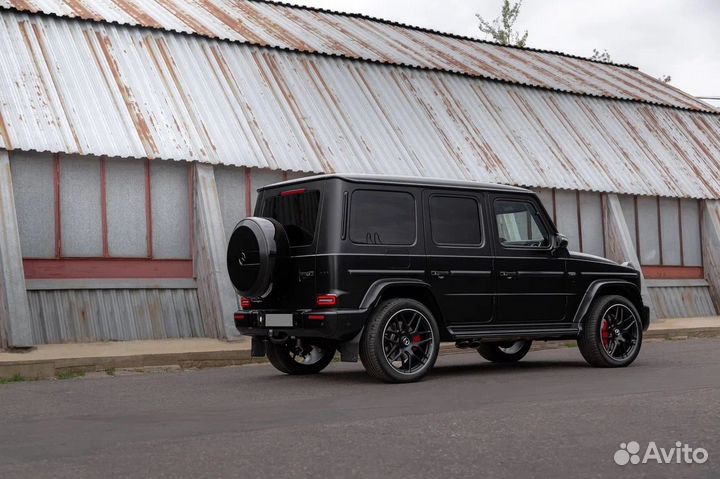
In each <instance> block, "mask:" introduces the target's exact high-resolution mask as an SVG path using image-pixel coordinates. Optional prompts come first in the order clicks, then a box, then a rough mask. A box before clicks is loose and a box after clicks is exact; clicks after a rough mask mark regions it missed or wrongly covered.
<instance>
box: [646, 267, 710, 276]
mask: <svg viewBox="0 0 720 479" xmlns="http://www.w3.org/2000/svg"><path fill="white" fill-rule="evenodd" d="M642 272H643V274H644V275H645V279H702V278H704V277H705V275H704V272H703V269H702V267H700V266H643V267H642Z"/></svg>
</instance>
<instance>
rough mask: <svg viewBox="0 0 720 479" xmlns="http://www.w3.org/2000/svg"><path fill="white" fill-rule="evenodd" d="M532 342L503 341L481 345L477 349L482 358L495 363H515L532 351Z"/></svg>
mask: <svg viewBox="0 0 720 479" xmlns="http://www.w3.org/2000/svg"><path fill="white" fill-rule="evenodd" d="M530 346H532V341H526V340H520V341H503V342H492V343H480V346H479V347H478V348H477V351H478V353H480V356H482V357H483V358H485V359H487V360H488V361H491V362H493V363H515V362H517V361H520V360H521V359H522V358H524V357H525V355H526V354H527V353H528V351H530Z"/></svg>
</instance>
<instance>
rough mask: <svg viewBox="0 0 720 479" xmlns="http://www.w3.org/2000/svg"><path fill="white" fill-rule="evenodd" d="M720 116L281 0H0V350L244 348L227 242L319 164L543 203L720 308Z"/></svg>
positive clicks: (485, 46)
mask: <svg viewBox="0 0 720 479" xmlns="http://www.w3.org/2000/svg"><path fill="white" fill-rule="evenodd" d="M719 159H720V114H719V113H718V111H716V110H714V109H713V108H712V107H710V106H708V105H707V104H705V103H702V102H700V101H698V100H696V99H695V98H693V97H692V96H690V95H687V94H685V93H684V92H682V91H679V90H677V89H675V88H673V87H672V86H670V85H668V84H665V83H662V82H659V81H657V80H655V79H654V78H652V77H650V76H648V75H646V74H644V73H642V72H640V71H638V70H637V69H636V68H634V67H631V66H628V65H615V64H607V63H599V62H593V61H590V60H587V59H583V58H578V57H574V56H571V55H566V54H563V53H559V52H548V51H540V50H533V49H521V48H514V47H501V46H498V45H494V44H491V43H487V42H483V41H479V40H476V39H471V38H464V37H458V36H455V35H449V34H444V33H439V32H434V31H430V30H426V29H421V28H417V27H412V26H407V25H401V24H397V23H393V22H388V21H384V20H380V19H374V18H368V17H364V16H360V15H349V14H342V13H336V12H328V11H323V10H317V9H311V8H305V7H296V6H290V5H286V4H280V3H273V2H266V1H231V0H189V1H182V0H115V1H113V2H94V1H93V2H91V1H89V0H0V165H2V177H0V201H1V202H0V265H1V266H2V274H3V278H2V279H3V286H2V291H0V293H2V294H1V295H0V326H2V327H0V340H1V344H2V345H3V346H26V345H31V344H39V343H52V342H67V341H94V340H123V339H144V338H174V337H192V336H211V337H229V336H232V335H233V326H232V324H231V317H232V314H231V313H232V311H233V309H234V308H235V306H236V298H235V296H234V294H233V292H232V288H231V286H230V284H229V281H228V279H227V278H226V276H225V267H224V249H225V241H226V238H227V237H228V235H229V234H230V232H231V230H232V228H233V226H234V225H235V223H236V222H237V221H238V220H239V219H240V218H241V217H243V216H245V215H246V214H249V212H250V211H251V210H252V206H253V202H254V199H255V189H256V188H257V187H258V186H261V185H264V184H268V183H271V182H275V181H278V180H281V179H283V178H288V177H295V176H301V175H307V174H312V173H320V172H356V173H388V174H406V175H419V176H433V177H445V178H459V179H470V180H477V181H491V182H500V183H508V184H514V185H521V186H528V187H531V188H534V189H536V190H537V191H538V192H539V194H540V195H541V197H542V199H543V201H544V202H545V203H546V205H547V207H548V210H549V211H551V213H552V215H553V216H554V218H555V221H556V223H558V226H559V228H560V229H561V231H563V232H564V233H566V234H567V236H568V237H569V238H570V242H571V247H572V248H574V249H577V250H581V251H586V252H589V253H595V254H601V255H606V256H609V257H611V258H613V259H616V260H620V261H622V260H630V261H633V262H634V263H636V264H640V265H642V267H643V272H644V274H645V277H646V279H647V284H648V286H649V287H648V288H647V291H644V294H645V295H646V298H647V300H648V301H650V302H651V303H652V305H653V309H654V311H655V314H656V316H657V318H659V319H662V318H664V317H678V316H704V315H715V314H716V311H717V308H718V307H720V303H719V301H718V300H719V299H720V267H719V264H720V252H719V251H720V206H718V203H717V201H716V200H717V199H718V198H720V161H719Z"/></svg>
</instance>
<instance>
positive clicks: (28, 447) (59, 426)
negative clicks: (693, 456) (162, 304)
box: [0, 339, 720, 478]
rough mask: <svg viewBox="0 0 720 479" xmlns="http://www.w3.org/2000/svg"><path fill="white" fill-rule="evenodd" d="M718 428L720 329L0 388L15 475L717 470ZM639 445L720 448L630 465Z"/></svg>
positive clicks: (4, 438) (3, 471) (0, 455)
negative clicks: (390, 367)
mask: <svg viewBox="0 0 720 479" xmlns="http://www.w3.org/2000/svg"><path fill="white" fill-rule="evenodd" d="M718 426H720V339H691V340H686V341H664V342H647V343H646V344H645V345H644V346H643V350H642V352H641V353H640V357H639V359H638V360H637V361H636V362H635V364H634V365H633V366H631V367H629V368H625V369H614V370H609V369H593V368H590V367H587V366H586V365H585V363H584V362H583V361H582V359H581V357H580V354H579V352H578V351H577V349H575V348H564V349H558V350H546V351H538V352H532V353H530V354H529V355H528V357H526V358H525V360H523V361H522V362H521V363H519V364H516V365H511V366H497V365H493V364H490V363H487V362H485V361H484V360H482V359H481V358H480V357H479V355H477V354H476V353H475V352H474V351H473V352H469V353H462V354H454V355H448V356H444V357H441V358H440V359H439V361H438V365H437V366H436V369H435V370H434V371H433V373H432V375H431V376H428V377H427V379H426V380H425V381H423V382H421V383H417V384H410V385H386V384H382V383H377V382H375V381H373V380H370V379H369V378H367V377H366V376H365V374H364V372H363V370H362V367H361V366H360V365H359V364H358V365H355V364H341V363H334V364H331V365H330V367H329V368H328V369H327V370H326V372H324V373H322V374H320V375H317V376H314V377H289V376H284V375H282V374H280V373H277V372H276V371H275V370H274V369H272V367H271V366H269V365H265V364H262V365H249V366H242V367H230V368H221V369H208V370H200V371H177V372H169V373H168V372H166V373H153V374H135V375H129V376H116V377H104V378H83V379H74V380H54V381H38V382H28V383H14V384H5V385H0V477H2V478H10V477H49V476H54V477H57V476H62V477H108V476H131V477H140V476H146V475H150V476H154V477H157V476H170V477H219V476H235V477H243V478H253V477H278V476H291V477H294V478H301V477H313V478H318V477H346V476H359V477H367V476H372V477H375V476H377V477H398V478H399V477H411V478H416V477H432V478H437V477H498V476H501V477H537V476H552V477H557V476H566V477H578V476H593V477H625V476H647V477H653V478H655V477H718V476H720V432H719V431H718V429H719V428H718ZM629 441H637V442H638V443H639V444H640V445H641V454H643V453H644V451H645V447H646V446H647V444H648V442H649V441H655V443H656V445H657V446H658V447H663V448H666V449H668V448H672V447H674V445H675V442H676V441H682V442H683V443H688V444H689V445H690V447H702V448H704V449H706V450H707V452H708V456H709V458H708V460H707V462H705V463H704V464H693V465H687V464H669V465H668V464H657V463H654V464H638V465H631V464H628V465H625V466H618V465H616V464H615V462H614V461H613V456H614V454H615V452H616V451H617V450H618V448H619V446H620V443H627V442H629Z"/></svg>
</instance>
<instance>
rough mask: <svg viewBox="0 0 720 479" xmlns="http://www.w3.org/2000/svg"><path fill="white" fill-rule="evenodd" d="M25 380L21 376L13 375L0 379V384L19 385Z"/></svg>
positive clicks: (25, 379)
mask: <svg viewBox="0 0 720 479" xmlns="http://www.w3.org/2000/svg"><path fill="white" fill-rule="evenodd" d="M27 380H28V379H27V378H26V377H25V376H23V375H22V374H15V375H14V376H11V377H9V378H0V384H9V383H21V382H23V381H27Z"/></svg>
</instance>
